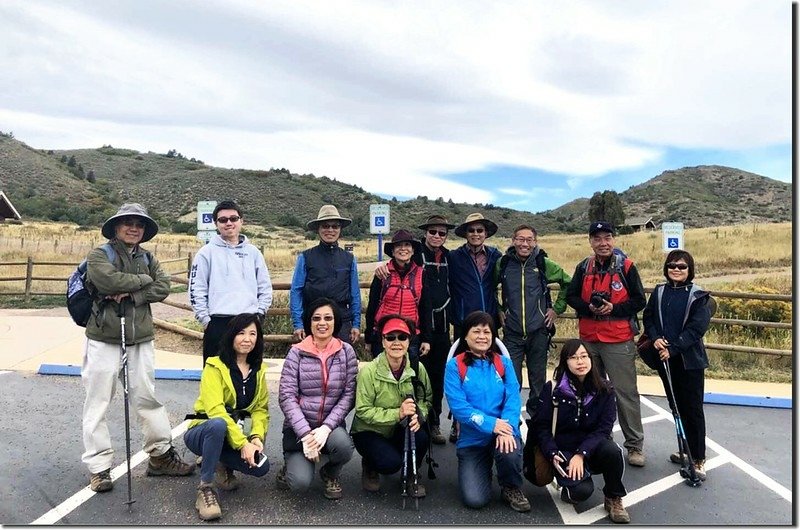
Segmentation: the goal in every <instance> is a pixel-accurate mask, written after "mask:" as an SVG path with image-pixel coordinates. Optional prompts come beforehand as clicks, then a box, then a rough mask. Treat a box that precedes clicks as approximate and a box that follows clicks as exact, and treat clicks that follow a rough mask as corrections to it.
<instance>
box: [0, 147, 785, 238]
mask: <svg viewBox="0 0 800 530" xmlns="http://www.w3.org/2000/svg"><path fill="white" fill-rule="evenodd" d="M0 190H3V191H5V192H6V194H7V195H8V196H9V197H10V198H11V200H12V201H13V202H14V205H15V206H16V207H17V209H18V210H19V211H20V212H21V213H22V215H24V216H28V217H41V218H48V219H52V220H64V221H74V222H77V223H79V224H83V225H94V226H96V225H97V224H99V223H101V222H102V221H103V220H104V219H105V218H107V217H108V215H110V214H111V213H113V212H114V211H116V207H117V206H118V205H119V204H121V203H122V202H125V201H137V202H141V203H143V204H145V205H147V206H148V208H149V209H150V211H151V213H152V214H153V216H154V217H156V219H157V220H158V221H159V222H160V223H161V224H162V225H163V226H164V227H165V228H166V227H169V226H171V227H172V228H173V230H176V231H191V230H192V227H193V226H194V222H193V221H192V222H188V221H189V220H190V219H191V218H192V216H191V213H192V211H193V209H194V208H195V206H196V204H197V201H199V200H208V199H217V200H220V199H223V198H231V199H234V200H236V201H237V202H239V203H240V204H241V205H242V207H243V208H244V209H245V211H246V215H247V218H248V221H249V222H251V223H252V222H255V223H258V224H262V225H264V226H267V227H269V226H282V227H286V228H289V229H294V230H295V231H296V232H297V233H303V231H304V227H305V223H306V221H308V220H309V219H312V218H314V217H316V213H317V210H318V209H319V207H320V205H322V204H326V203H332V204H335V205H337V206H338V207H339V209H340V212H341V213H342V214H343V215H346V216H348V217H352V218H353V224H352V225H351V226H350V227H348V228H347V229H346V231H345V235H347V236H348V237H351V238H352V237H361V236H366V235H368V234H367V233H368V230H369V205H370V204H374V203H387V202H388V203H389V204H391V207H392V210H391V216H392V217H391V219H392V220H391V223H392V226H393V227H395V228H400V227H413V226H416V225H417V224H419V223H420V222H422V221H424V219H425V218H426V217H427V216H428V215H430V214H431V213H442V214H444V215H445V216H447V217H448V219H450V220H451V221H453V222H456V223H457V222H461V221H462V220H463V219H464V217H466V215H467V214H469V213H471V212H476V211H478V212H481V213H483V214H484V215H485V216H486V217H488V218H490V219H492V220H493V221H495V222H497V223H498V225H499V226H500V234H501V235H509V234H510V233H511V231H512V230H513V227H514V226H516V225H518V224H520V223H529V224H533V225H534V226H536V227H537V229H538V230H539V231H540V232H543V233H554V232H582V231H583V230H584V228H585V226H586V224H587V223H588V219H587V213H586V212H587V210H588V199H576V200H574V201H571V202H570V203H567V204H565V205H563V206H561V207H559V208H556V209H554V210H549V211H546V212H541V213H538V214H533V213H530V212H522V211H518V210H512V209H509V208H502V207H497V206H493V205H491V204H488V205H482V204H464V203H454V202H452V201H445V200H442V199H441V198H435V197H417V198H415V199H412V200H407V201H396V200H388V201H387V200H386V199H385V198H382V197H379V196H377V195H374V194H372V193H369V192H367V191H365V190H363V189H362V188H360V187H358V186H353V185H350V184H345V183H342V182H338V181H336V180H335V179H329V178H327V177H324V176H323V177H316V176H314V175H300V174H296V173H292V172H291V171H289V170H288V169H284V168H279V169H275V168H272V169H269V170H264V171H252V170H243V169H226V168H219V167H213V166H208V165H206V164H204V163H203V162H201V161H199V160H195V159H187V158H186V157H184V156H183V155H181V154H180V153H177V152H175V151H171V152H170V153H168V154H159V153H153V152H148V153H140V152H138V151H134V150H130V149H119V148H114V147H111V146H104V147H101V148H97V149H76V150H67V151H59V150H37V149H33V148H31V147H29V146H27V145H25V144H24V143H22V142H20V141H18V140H15V139H14V138H11V137H10V136H9V135H0ZM598 191H599V190H598ZM621 198H622V200H623V204H624V206H625V212H626V215H627V216H628V217H633V216H641V215H647V216H651V215H652V216H653V217H654V220H655V221H656V222H657V223H659V222H661V221H662V220H671V219H677V218H680V220H682V221H684V223H686V225H687V226H710V225H715V224H728V223H737V222H750V221H762V222H770V221H774V222H779V221H788V220H791V186H790V185H789V184H786V183H783V182H779V181H775V180H772V179H768V178H766V177H761V176H759V175H754V174H752V173H747V172H744V171H740V170H738V169H733V168H726V167H720V166H700V167H695V168H683V169H679V170H674V171H666V172H664V173H662V174H661V175H659V176H657V177H655V178H653V179H651V180H649V181H647V182H645V183H643V184H640V185H638V186H634V187H631V188H630V189H628V190H627V191H625V192H623V193H622V194H621ZM676 212H677V214H676ZM676 215H677V217H676ZM181 219H183V221H182V220H181Z"/></svg>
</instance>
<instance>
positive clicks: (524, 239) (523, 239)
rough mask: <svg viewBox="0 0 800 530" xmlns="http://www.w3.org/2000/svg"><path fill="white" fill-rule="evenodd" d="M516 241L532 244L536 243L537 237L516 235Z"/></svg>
mask: <svg viewBox="0 0 800 530" xmlns="http://www.w3.org/2000/svg"><path fill="white" fill-rule="evenodd" d="M514 242H516V243H528V244H529V245H530V244H531V243H536V239H535V238H533V237H515V238H514Z"/></svg>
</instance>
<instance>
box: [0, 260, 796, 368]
mask: <svg viewBox="0 0 800 530" xmlns="http://www.w3.org/2000/svg"><path fill="white" fill-rule="evenodd" d="M192 257H193V255H192V254H191V253H190V254H189V255H188V256H187V257H184V258H174V259H168V260H163V261H160V263H161V264H162V265H169V264H172V263H185V264H186V268H185V269H181V270H177V271H169V274H170V275H171V278H172V281H173V282H175V283H181V284H184V285H188V283H189V281H188V280H187V279H186V277H185V276H186V275H187V274H188V272H189V269H190V268H191V264H192ZM23 265H24V266H25V276H12V277H6V278H0V282H8V281H17V282H21V281H24V282H25V290H24V291H22V292H0V296H1V295H12V296H24V297H25V300H30V298H31V297H32V296H37V295H39V296H65V292H66V289H62V290H61V291H58V292H33V290H32V284H33V281H34V280H39V281H50V282H56V281H57V282H64V283H65V282H66V280H67V278H66V277H50V276H34V273H33V272H34V267H35V266H36V265H46V266H61V267H71V268H75V267H77V265H78V264H77V263H65V262H51V261H33V258H32V257H30V256H29V257H28V259H27V261H21V262H7V263H0V267H4V266H23ZM370 283H371V282H361V284H360V287H361V288H362V289H369V286H370ZM290 287H291V285H290V284H289V283H277V282H276V283H273V284H272V289H273V290H275V291H288V290H289V289H290ZM551 287H552V288H553V290H557V289H558V285H552V286H551ZM652 291H653V288H652V287H646V288H645V292H647V293H651V292H652ZM709 292H710V293H711V295H712V296H714V297H716V298H739V299H744V300H772V301H780V302H791V301H792V295H789V294H766V293H739V292H731V291H709ZM161 303H163V304H166V305H169V306H171V307H176V308H179V309H185V310H187V311H192V307H191V306H190V305H189V304H185V303H181V302H176V301H173V300H170V299H169V298H167V299H166V300H164V301H162V302H161ZM365 311H366V305H365V304H362V313H364V312H365ZM287 315H289V308H287V307H276V308H270V309H269V310H268V311H267V316H287ZM559 318H570V319H575V318H577V316H576V315H575V313H574V312H570V313H564V314H562V315H560V316H559ZM153 322H154V324H155V325H156V326H157V327H160V328H162V329H165V330H168V331H172V332H175V333H179V334H181V335H184V336H186V337H191V338H195V339H202V338H203V334H202V333H201V332H199V331H194V330H191V329H188V328H185V327H183V326H179V325H177V324H173V323H171V322H167V321H164V320H161V319H153ZM711 323H712V324H718V325H734V326H742V327H754V328H772V329H792V327H793V326H792V324H791V323H790V322H770V321H762V320H742V319H733V318H712V319H711ZM264 340H266V341H267V342H277V343H291V342H293V341H294V339H293V338H292V336H291V335H278V334H276V335H265V336H264ZM565 340H567V339H562V338H559V337H554V338H553V342H555V343H556V344H561V343H563V342H564V341H565ZM705 346H706V349H709V350H720V351H731V352H741V353H755V354H760V355H774V356H780V357H784V356H791V355H792V350H779V349H774V348H757V347H753V346H737V345H734V344H710V343H706V344H705Z"/></svg>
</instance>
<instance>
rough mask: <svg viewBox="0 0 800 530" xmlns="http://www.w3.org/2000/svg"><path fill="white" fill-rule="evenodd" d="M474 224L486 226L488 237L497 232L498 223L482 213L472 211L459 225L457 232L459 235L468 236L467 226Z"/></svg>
mask: <svg viewBox="0 0 800 530" xmlns="http://www.w3.org/2000/svg"><path fill="white" fill-rule="evenodd" d="M473 224H482V225H483V226H484V227H485V228H486V237H492V236H493V235H495V234H496V233H497V225H496V224H495V223H493V222H492V221H490V220H488V219H486V218H485V217H484V216H483V214H482V213H471V214H469V215H468V216H467V218H466V219H465V220H464V222H463V223H461V224H460V225H458V226H457V227H456V229H455V233H456V235H457V236H458V237H463V238H466V237H467V228H468V227H470V225H473Z"/></svg>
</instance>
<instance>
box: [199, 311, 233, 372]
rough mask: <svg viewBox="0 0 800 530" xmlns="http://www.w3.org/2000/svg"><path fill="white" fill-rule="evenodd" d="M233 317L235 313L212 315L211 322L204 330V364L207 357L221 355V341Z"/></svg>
mask: <svg viewBox="0 0 800 530" xmlns="http://www.w3.org/2000/svg"><path fill="white" fill-rule="evenodd" d="M231 319H233V315H222V316H217V315H212V316H211V322H209V323H208V326H206V330H205V332H203V366H205V365H206V359H208V358H209V357H214V356H216V355H219V343H220V341H221V340H222V335H223V334H224V333H225V328H227V327H228V322H230V321H231Z"/></svg>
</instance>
